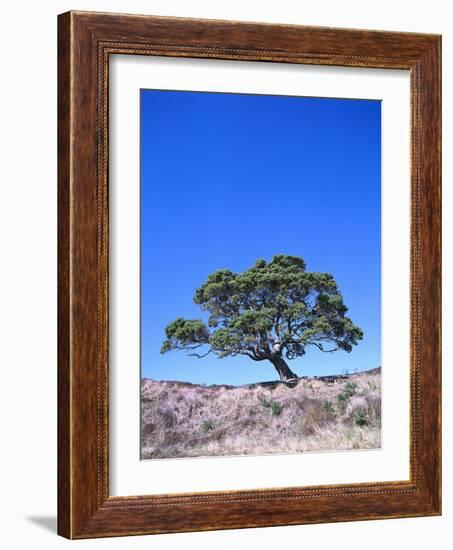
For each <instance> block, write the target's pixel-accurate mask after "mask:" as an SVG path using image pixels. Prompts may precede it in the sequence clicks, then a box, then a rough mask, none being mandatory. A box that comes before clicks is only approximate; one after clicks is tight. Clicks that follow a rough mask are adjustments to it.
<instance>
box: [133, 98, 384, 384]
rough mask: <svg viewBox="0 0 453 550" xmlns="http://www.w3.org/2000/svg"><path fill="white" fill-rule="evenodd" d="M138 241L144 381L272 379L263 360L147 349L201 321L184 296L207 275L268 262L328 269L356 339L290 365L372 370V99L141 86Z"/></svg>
mask: <svg viewBox="0 0 453 550" xmlns="http://www.w3.org/2000/svg"><path fill="white" fill-rule="evenodd" d="M141 234H142V242H141V247H142V248H141V278H142V281H141V316H142V317H141V326H142V333H141V346H142V348H141V349H142V376H143V377H148V378H153V379H157V380H185V381H190V382H194V383H206V384H221V383H227V384H244V383H248V382H255V381H264V380H274V379H276V372H275V370H274V368H273V366H272V365H271V364H270V363H268V362H267V361H263V362H259V363H256V362H254V361H251V360H250V359H248V358H247V357H239V356H238V357H232V358H225V359H218V358H217V357H216V356H214V355H212V356H211V355H209V356H208V357H206V358H204V359H196V358H194V357H187V356H186V355H185V353H184V352H181V351H172V352H168V353H167V354H165V355H161V354H160V353H159V350H160V346H161V344H162V341H163V340H164V338H165V335H164V328H165V326H166V325H167V324H168V323H169V322H170V321H172V320H173V319H175V318H176V317H180V316H182V317H186V318H189V319H190V318H192V319H199V318H202V319H206V318H207V314H206V313H205V312H202V311H201V310H200V308H199V307H198V306H197V305H196V304H194V303H193V301H192V299H193V296H194V293H195V289H196V288H198V287H199V286H201V285H202V284H203V282H204V281H205V279H206V277H207V276H208V275H209V274H210V273H211V272H213V271H215V270H217V269H220V268H229V269H232V270H233V271H242V270H244V269H247V268H249V267H251V266H252V265H253V264H254V262H255V260H256V259H257V258H264V259H266V260H270V259H271V257H272V256H273V255H275V254H291V255H294V256H301V257H302V258H304V260H305V262H306V263H307V270H309V271H327V272H330V273H332V274H333V276H334V277H335V279H336V281H337V283H338V285H339V287H340V290H341V292H342V294H343V297H344V301H345V304H346V305H347V306H348V307H349V312H348V315H349V316H350V317H351V318H352V320H353V322H354V323H355V324H357V325H359V326H360V327H361V328H362V329H363V331H364V339H363V340H362V341H361V342H360V343H359V345H358V346H355V347H354V349H353V351H352V352H351V353H349V354H348V353H346V352H343V351H338V352H336V353H331V354H329V353H322V352H320V351H319V350H317V349H313V350H310V351H307V354H306V355H305V356H304V357H303V358H300V359H296V360H294V361H291V362H289V364H290V367H291V369H292V370H293V371H295V372H296V373H297V374H298V375H310V376H311V375H322V374H330V373H341V372H343V371H345V370H349V371H353V370H355V369H359V370H364V369H369V368H373V367H376V366H379V365H380V361H381V359H380V347H381V331H380V325H381V317H380V315H381V309H380V301H381V277H380V270H381V267H380V261H381V260H380V255H381V241H380V238H381V104H380V102H379V101H372V100H370V101H368V100H353V99H352V100H350V99H330V98H302V97H287V96H266V95H245V94H224V93H200V92H179V91H158V90H142V91H141ZM267 363H268V364H267Z"/></svg>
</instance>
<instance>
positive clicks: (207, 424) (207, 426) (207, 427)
mask: <svg viewBox="0 0 453 550" xmlns="http://www.w3.org/2000/svg"><path fill="white" fill-rule="evenodd" d="M201 429H202V430H203V431H204V432H210V431H212V430H213V429H214V423H213V421H212V420H203V424H202V425H201Z"/></svg>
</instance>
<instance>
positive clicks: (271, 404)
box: [260, 397, 283, 416]
mask: <svg viewBox="0 0 453 550" xmlns="http://www.w3.org/2000/svg"><path fill="white" fill-rule="evenodd" d="M260 403H261V405H262V406H263V407H264V408H266V409H270V410H271V412H272V414H273V415H274V416H279V415H280V414H281V412H282V410H283V405H280V404H279V403H277V402H276V401H268V400H267V399H265V398H264V397H260Z"/></svg>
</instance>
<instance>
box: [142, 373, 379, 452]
mask: <svg viewBox="0 0 453 550" xmlns="http://www.w3.org/2000/svg"><path fill="white" fill-rule="evenodd" d="M141 392H142V393H141V395H142V406H141V409H142V410H141V417H142V418H141V422H142V424H141V436H142V441H141V444H142V458H167V457H189V456H191V457H194V456H224V455H226V456H227V455H247V454H267V453H297V452H307V451H334V450H346V449H373V448H379V447H380V445H381V375H380V369H373V370H372V371H369V372H367V373H362V374H353V375H349V376H343V377H324V379H320V378H302V379H299V380H297V381H294V382H292V383H285V382H265V383H260V384H251V385H247V386H241V387H235V386H200V385H195V384H189V383H185V382H158V381H153V380H149V379H143V380H142V388H141Z"/></svg>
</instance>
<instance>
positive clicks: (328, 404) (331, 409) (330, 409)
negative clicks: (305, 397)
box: [324, 401, 335, 415]
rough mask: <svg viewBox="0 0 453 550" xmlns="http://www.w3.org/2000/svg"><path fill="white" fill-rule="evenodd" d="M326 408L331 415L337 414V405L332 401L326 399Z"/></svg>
mask: <svg viewBox="0 0 453 550" xmlns="http://www.w3.org/2000/svg"><path fill="white" fill-rule="evenodd" d="M324 410H325V411H326V412H327V413H328V414H331V415H334V414H335V407H334V406H333V403H332V401H324Z"/></svg>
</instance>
